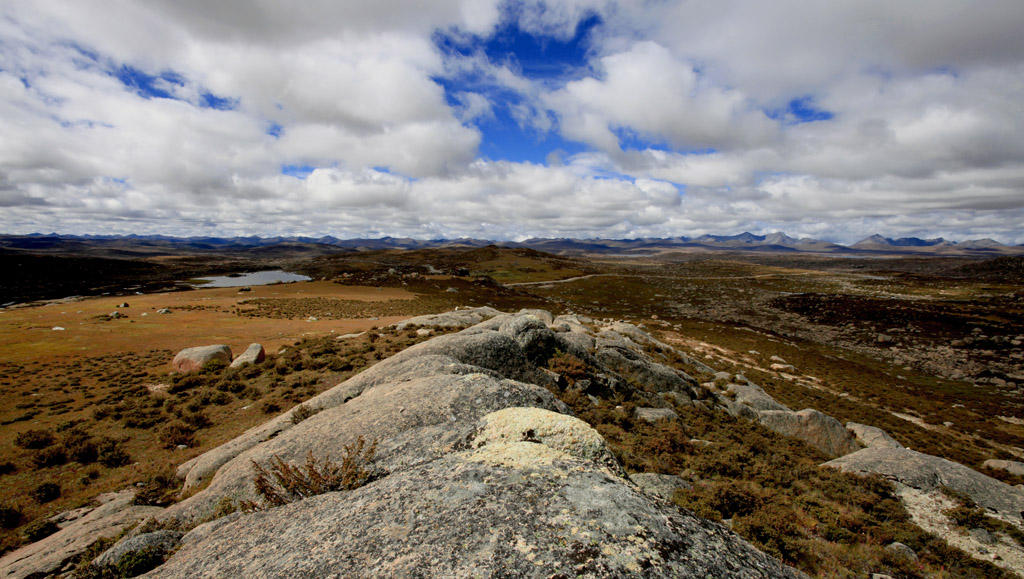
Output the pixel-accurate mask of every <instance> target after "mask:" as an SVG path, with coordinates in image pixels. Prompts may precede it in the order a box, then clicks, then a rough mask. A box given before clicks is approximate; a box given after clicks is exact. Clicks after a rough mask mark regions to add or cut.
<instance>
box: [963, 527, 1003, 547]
mask: <svg viewBox="0 0 1024 579" xmlns="http://www.w3.org/2000/svg"><path fill="white" fill-rule="evenodd" d="M969 533H970V535H971V538H972V539H974V540H975V541H977V542H979V543H981V544H982V545H995V544H996V543H998V542H999V541H998V540H997V539H996V538H995V536H994V535H993V534H992V533H990V532H988V529H982V528H980V527H979V528H977V529H971V530H970V531H969Z"/></svg>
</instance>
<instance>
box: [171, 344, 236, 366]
mask: <svg viewBox="0 0 1024 579" xmlns="http://www.w3.org/2000/svg"><path fill="white" fill-rule="evenodd" d="M214 360H218V361H221V362H223V363H224V364H225V365H226V364H230V363H231V348H229V347H227V346H225V345H223V344H217V345H213V346H196V347H194V348H185V349H184V350H182V351H180V352H178V355H176V356H175V357H174V361H173V362H171V365H173V366H174V369H175V370H177V371H178V372H195V371H197V370H201V369H202V368H203V366H205V365H206V364H208V363H209V362H212V361H214Z"/></svg>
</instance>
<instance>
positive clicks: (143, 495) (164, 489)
mask: <svg viewBox="0 0 1024 579" xmlns="http://www.w3.org/2000/svg"><path fill="white" fill-rule="evenodd" d="M177 492H178V480H177V477H176V475H175V471H174V470H173V469H167V470H164V471H161V472H158V473H156V474H153V475H151V476H150V477H148V478H147V479H146V482H145V484H144V485H143V487H142V488H141V489H140V490H139V492H137V493H136V494H135V498H133V499H132V504H133V505H149V506H156V507H165V506H167V505H169V504H171V503H173V502H174V500H175V498H176V495H177Z"/></svg>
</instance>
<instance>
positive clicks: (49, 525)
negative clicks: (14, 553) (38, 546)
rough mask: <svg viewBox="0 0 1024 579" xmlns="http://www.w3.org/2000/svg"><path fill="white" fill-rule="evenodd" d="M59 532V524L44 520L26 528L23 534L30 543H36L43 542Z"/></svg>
mask: <svg viewBox="0 0 1024 579" xmlns="http://www.w3.org/2000/svg"><path fill="white" fill-rule="evenodd" d="M59 530H60V527H58V526H57V523H54V522H53V521H47V520H43V521H37V522H35V523H32V524H31V525H29V526H27V527H25V530H24V531H22V532H21V534H22V535H23V536H24V537H25V540H26V541H28V542H29V543H35V542H36V541H41V540H43V539H45V538H47V537H49V536H50V535H52V534H54V533H56V532H57V531H59Z"/></svg>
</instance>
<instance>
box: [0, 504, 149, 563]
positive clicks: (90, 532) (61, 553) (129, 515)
mask: <svg viewBox="0 0 1024 579" xmlns="http://www.w3.org/2000/svg"><path fill="white" fill-rule="evenodd" d="M133 498H135V492H134V491H130V490H129V491H122V492H119V493H110V494H107V495H101V496H100V497H98V499H97V500H98V501H100V502H101V504H100V505H99V506H96V507H94V508H91V509H85V510H82V511H80V512H78V513H76V515H77V517H76V518H75V519H74V520H72V521H68V522H66V523H61V526H62V528H61V530H59V531H57V532H56V533H54V534H52V535H50V536H48V537H46V538H45V539H42V540H40V541H36V542H35V543H32V544H30V545H25V546H24V547H21V548H20V549H17V550H15V551H12V552H10V553H7V554H6V555H4V556H3V558H0V577H12V578H14V577H17V578H22V577H28V576H30V575H34V574H38V575H39V576H43V575H48V574H50V573H54V572H56V571H59V570H60V569H61V568H62V567H63V566H64V565H65V564H66V563H67V562H68V561H70V560H71V559H72V558H74V557H75V556H77V555H78V554H79V553H81V552H82V551H84V550H85V548H86V547H88V546H89V545H90V544H92V542H93V541H95V540H96V539H99V538H101V537H115V536H117V535H118V533H120V532H121V531H122V530H124V529H125V528H131V527H132V526H134V525H135V524H137V523H138V522H139V521H140V520H142V519H144V518H146V517H149V516H153V515H155V514H157V513H159V512H161V511H162V510H163V509H161V508H159V507H143V506H135V505H132V499H133Z"/></svg>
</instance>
